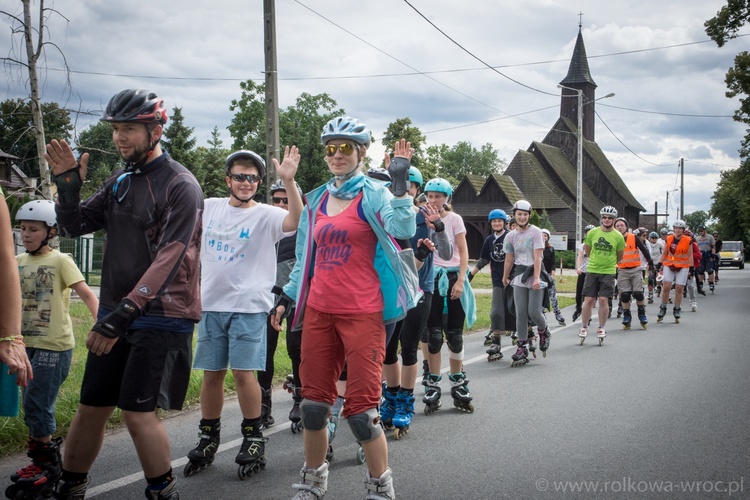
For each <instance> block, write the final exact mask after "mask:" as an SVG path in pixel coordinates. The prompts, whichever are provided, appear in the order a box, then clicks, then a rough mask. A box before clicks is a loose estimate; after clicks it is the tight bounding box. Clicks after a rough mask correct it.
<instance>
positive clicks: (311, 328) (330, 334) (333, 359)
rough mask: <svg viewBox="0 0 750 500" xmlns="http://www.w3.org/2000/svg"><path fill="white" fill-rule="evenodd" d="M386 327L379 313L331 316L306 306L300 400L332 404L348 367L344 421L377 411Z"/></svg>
mask: <svg viewBox="0 0 750 500" xmlns="http://www.w3.org/2000/svg"><path fill="white" fill-rule="evenodd" d="M384 359H385V327H384V326H383V315H382V313H380V312H376V313H369V314H330V313H324V312H320V311H317V310H315V309H314V308H312V307H310V306H308V307H307V309H306V310H305V321H304V323H303V325H302V363H301V364H300V368H299V371H300V379H301V380H302V397H303V398H305V399H308V400H310V401H317V402H320V403H328V404H331V405H332V404H333V403H334V401H335V400H336V396H337V395H338V392H337V391H336V381H337V380H338V379H339V374H341V370H343V368H344V362H346V364H347V372H348V375H347V383H346V394H345V395H344V396H345V397H346V404H345V405H344V417H347V416H349V415H356V414H358V413H362V412H365V411H367V410H370V409H373V408H377V407H378V402H379V401H380V393H381V392H382V388H381V381H382V377H383V361H384Z"/></svg>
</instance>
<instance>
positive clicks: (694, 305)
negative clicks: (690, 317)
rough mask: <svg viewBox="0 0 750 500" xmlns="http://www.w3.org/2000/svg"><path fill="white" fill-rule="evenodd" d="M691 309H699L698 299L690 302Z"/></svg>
mask: <svg viewBox="0 0 750 500" xmlns="http://www.w3.org/2000/svg"><path fill="white" fill-rule="evenodd" d="M690 310H691V311H693V312H695V311H697V310H698V303H697V302H696V301H692V302H691V303H690Z"/></svg>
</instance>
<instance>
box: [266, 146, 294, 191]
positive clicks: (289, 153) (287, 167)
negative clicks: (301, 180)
mask: <svg viewBox="0 0 750 500" xmlns="http://www.w3.org/2000/svg"><path fill="white" fill-rule="evenodd" d="M299 159H300V154H299V149H297V146H287V147H285V148H284V158H283V159H282V161H281V163H279V162H278V160H276V158H274V159H273V166H274V168H275V169H276V173H277V174H278V176H279V178H280V179H281V180H283V181H284V183H285V184H286V183H287V182H292V183H293V181H294V175H295V174H296V173H297V167H298V166H299Z"/></svg>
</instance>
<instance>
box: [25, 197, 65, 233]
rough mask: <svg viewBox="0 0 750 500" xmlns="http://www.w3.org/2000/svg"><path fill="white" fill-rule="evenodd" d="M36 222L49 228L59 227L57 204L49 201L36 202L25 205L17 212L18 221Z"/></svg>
mask: <svg viewBox="0 0 750 500" xmlns="http://www.w3.org/2000/svg"><path fill="white" fill-rule="evenodd" d="M22 220H36V221H39V222H44V223H45V224H46V225H47V227H55V226H57V214H56V213H55V203H54V202H52V201H49V200H34V201H30V202H28V203H24V204H23V206H22V207H21V208H19V209H18V212H16V221H17V222H21V221H22Z"/></svg>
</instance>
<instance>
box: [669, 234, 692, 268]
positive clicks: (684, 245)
mask: <svg viewBox="0 0 750 500" xmlns="http://www.w3.org/2000/svg"><path fill="white" fill-rule="evenodd" d="M673 242H674V235H673V234H672V235H670V236H667V243H666V245H664V265H665V266H670V267H690V253H691V252H692V251H693V248H692V240H691V239H690V236H685V235H683V236H682V238H680V242H679V243H677V249H676V250H675V253H670V251H669V249H670V248H671V247H672V243H673Z"/></svg>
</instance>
